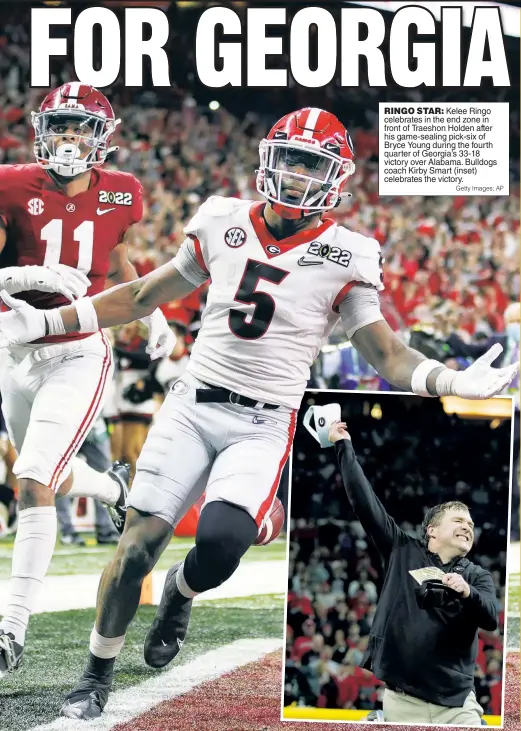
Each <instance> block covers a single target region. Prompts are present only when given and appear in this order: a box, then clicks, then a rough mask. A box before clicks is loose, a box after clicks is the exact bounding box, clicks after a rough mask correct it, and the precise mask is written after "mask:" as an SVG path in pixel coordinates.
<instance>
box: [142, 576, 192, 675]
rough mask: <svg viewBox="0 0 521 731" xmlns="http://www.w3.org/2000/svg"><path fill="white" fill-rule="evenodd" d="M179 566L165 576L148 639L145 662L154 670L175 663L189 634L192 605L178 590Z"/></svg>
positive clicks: (146, 641) (145, 648)
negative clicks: (187, 633) (175, 658)
mask: <svg viewBox="0 0 521 731" xmlns="http://www.w3.org/2000/svg"><path fill="white" fill-rule="evenodd" d="M180 565H181V564H180V563H179V564H176V565H175V566H173V567H172V568H171V569H170V571H169V572H168V573H167V575H166V580H165V588H164V589H163V595H162V597H161V602H160V603H159V606H158V608H157V612H156V616H155V617H154V621H153V622H152V626H151V627H150V629H149V631H148V634H147V636H146V637H145V647H144V656H145V662H146V664H147V665H150V667H152V668H163V667H165V665H168V663H169V662H171V661H172V660H173V659H174V657H175V656H176V655H177V654H178V653H179V651H180V650H181V648H182V647H183V644H184V641H185V637H186V632H187V630H188V622H189V621H190V612H191V611H192V603H193V602H192V599H187V598H186V597H185V596H183V595H182V594H181V593H180V591H179V589H178V588H177V582H176V574H177V571H178V569H179V567H180Z"/></svg>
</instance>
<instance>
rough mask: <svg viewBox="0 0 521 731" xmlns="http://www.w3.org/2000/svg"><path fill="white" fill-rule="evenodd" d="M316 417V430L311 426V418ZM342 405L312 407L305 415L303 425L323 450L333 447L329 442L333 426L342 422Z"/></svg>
mask: <svg viewBox="0 0 521 731" xmlns="http://www.w3.org/2000/svg"><path fill="white" fill-rule="evenodd" d="M312 416H314V417H315V428H314V429H313V427H312V426H311V417H312ZM340 417H341V413H340V404H326V405H325V406H310V407H309V409H308V410H307V411H306V413H305V414H304V419H303V421H302V423H303V424H304V426H305V427H306V429H307V430H308V432H309V433H310V434H311V436H312V437H314V438H315V439H316V440H317V442H318V443H319V444H320V446H321V447H322V448H324V447H332V446H333V443H332V442H330V441H329V430H330V428H331V425H332V424H334V423H335V422H336V421H340Z"/></svg>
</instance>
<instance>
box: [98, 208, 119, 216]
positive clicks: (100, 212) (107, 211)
mask: <svg viewBox="0 0 521 731" xmlns="http://www.w3.org/2000/svg"><path fill="white" fill-rule="evenodd" d="M115 210H116V209H115V208H105V210H102V209H101V208H98V209H97V210H96V213H97V214H98V216H104V215H105V213H110V212H111V211H115Z"/></svg>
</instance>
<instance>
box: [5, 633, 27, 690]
mask: <svg viewBox="0 0 521 731" xmlns="http://www.w3.org/2000/svg"><path fill="white" fill-rule="evenodd" d="M23 654H24V648H23V645H19V644H18V642H15V639H14V635H12V634H11V633H10V632H9V633H6V632H4V630H3V629H0V679H1V678H4V677H5V676H6V675H7V674H8V673H12V672H14V671H15V670H17V669H18V668H19V667H20V663H21V662H22V658H23Z"/></svg>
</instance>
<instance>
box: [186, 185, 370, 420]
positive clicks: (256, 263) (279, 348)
mask: <svg viewBox="0 0 521 731" xmlns="http://www.w3.org/2000/svg"><path fill="white" fill-rule="evenodd" d="M264 205H265V204H264V203H262V202H253V201H242V200H239V199H236V198H221V197H219V196H213V197H211V198H209V199H208V201H206V203H204V204H203V205H202V206H201V208H200V209H199V211H198V212H197V214H196V215H195V216H194V217H193V219H192V220H191V221H190V223H189V224H188V226H187V227H186V228H185V233H186V234H187V235H188V236H189V237H190V238H191V240H192V242H193V253H194V254H195V257H196V259H197V262H198V264H199V268H200V272H201V276H204V275H203V272H204V273H205V275H206V277H210V278H211V284H210V287H209V292H208V299H207V303H206V308H205V310H204V313H203V316H202V327H201V330H200V332H199V335H198V337H197V340H196V343H195V345H194V348H193V351H192V355H191V358H190V365H189V367H188V368H189V371H190V372H192V373H193V374H194V375H195V376H196V377H197V378H200V379H201V380H203V381H206V382H207V383H211V384H215V385H218V386H223V387H225V388H229V389H231V390H234V391H237V392H239V393H243V394H245V395H247V396H250V397H251V398H255V399H257V400H259V401H265V402H268V403H275V404H281V405H284V406H287V407H289V408H298V406H299V404H300V401H301V399H302V395H303V393H304V390H305V388H306V384H307V382H308V379H309V374H310V367H311V365H312V363H313V362H314V360H315V358H316V357H317V355H318V353H319V351H320V349H321V347H322V345H323V344H324V342H325V340H326V339H327V337H328V335H329V333H330V332H331V330H332V328H333V327H334V325H335V323H336V322H337V320H338V317H339V315H338V305H339V303H340V302H341V301H342V300H343V298H344V297H345V296H346V294H347V292H348V291H349V290H350V289H351V288H352V287H353V286H355V285H356V284H361V283H362V284H365V285H370V286H372V287H374V288H375V289H377V290H381V289H383V284H382V280H381V268H380V259H381V257H380V247H379V244H378V242H377V241H375V240H374V239H370V238H367V237H366V236H362V235H361V234H357V233H353V232H351V231H348V230H346V229H344V228H342V227H339V226H338V225H337V224H336V223H335V222H334V221H333V220H332V219H329V218H325V219H323V221H322V222H321V223H320V225H319V226H318V227H317V228H314V229H310V230H309V229H308V230H304V231H301V232H299V233H297V234H295V235H293V236H291V237H289V238H287V239H284V240H282V241H277V240H276V239H275V238H273V236H272V235H271V234H270V232H269V230H268V229H267V228H266V225H265V223H264V219H263V216H262V211H263V207H264ZM183 249H184V250H183ZM188 249H189V246H188V242H185V244H184V245H183V247H182V248H181V251H180V253H179V254H178V257H177V258H176V260H174V261H175V263H177V264H179V269H180V271H181V274H183V271H184V270H185V269H184V266H183V265H184V263H186V262H187V258H188V257H189V256H192V259H193V255H192V254H189V252H188Z"/></svg>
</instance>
